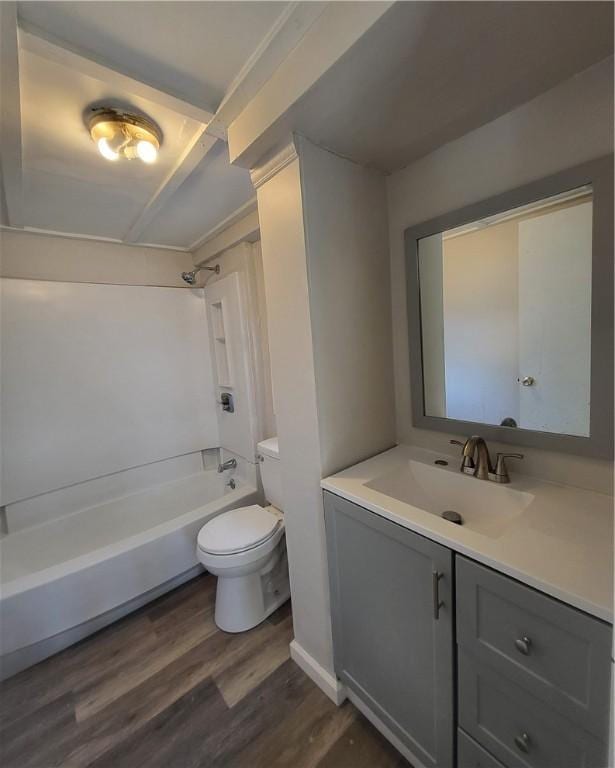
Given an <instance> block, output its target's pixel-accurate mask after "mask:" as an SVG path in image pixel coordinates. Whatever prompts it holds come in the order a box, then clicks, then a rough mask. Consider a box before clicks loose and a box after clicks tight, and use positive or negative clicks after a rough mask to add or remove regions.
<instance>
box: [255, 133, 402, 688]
mask: <svg viewBox="0 0 615 768" xmlns="http://www.w3.org/2000/svg"><path fill="white" fill-rule="evenodd" d="M297 144H298V153H299V159H297V158H296V157H294V153H293V152H292V151H289V150H287V151H286V153H284V152H283V153H281V156H282V157H283V158H284V157H285V159H282V160H281V165H282V167H281V169H279V170H277V172H275V171H276V169H275V161H272V164H273V165H274V169H273V170H272V169H271V168H269V170H268V172H267V173H266V175H265V181H264V183H262V185H261V186H259V187H258V190H257V195H258V206H259V215H260V222H261V237H262V241H261V242H262V251H263V266H264V272H265V292H266V297H267V311H268V316H269V343H270V350H271V369H272V379H273V393H274V407H275V412H276V419H277V425H278V435H279V438H280V458H281V462H282V473H283V493H284V507H285V513H286V527H287V540H288V551H289V565H290V575H291V588H292V599H293V621H294V628H295V643H296V644H297V647H298V648H300V654H301V657H302V658H305V657H307V658H310V659H311V660H312V661H313V662H314V663H315V664H316V665H317V666H320V667H321V668H322V669H323V670H324V671H325V673H328V675H329V676H331V675H332V672H333V655H332V641H331V624H330V612H329V586H328V572H327V558H326V538H325V528H324V514H323V499H322V492H321V489H320V480H321V479H322V477H324V476H326V475H327V474H330V473H331V472H333V471H335V470H336V469H338V468H341V467H344V466H348V465H350V464H353V463H355V462H357V461H360V460H361V459H362V458H364V457H366V456H368V455H373V454H375V453H377V452H379V451H382V450H384V449H386V448H388V447H390V446H391V445H392V444H393V442H394V408H393V381H392V354H391V353H392V350H391V344H390V302H389V291H390V288H389V270H388V253H387V233H386V204H385V194H384V192H385V190H384V183H383V179H382V177H381V176H379V175H377V174H374V173H373V172H371V171H368V170H366V169H363V168H360V167H358V166H356V165H354V164H353V163H350V162H348V161H346V160H343V159H341V158H339V157H337V156H335V155H332V154H331V153H329V152H326V151H325V150H322V149H320V148H317V147H315V146H313V145H311V144H310V143H308V142H306V141H304V140H301V139H299V140H298V142H297ZM284 163H286V164H284ZM257 183H258V181H257ZM332 680H333V678H332V677H329V688H328V689H329V692H330V689H331V681H332ZM333 685H334V683H333Z"/></svg>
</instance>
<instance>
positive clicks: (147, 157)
mask: <svg viewBox="0 0 615 768" xmlns="http://www.w3.org/2000/svg"><path fill="white" fill-rule="evenodd" d="M137 155H138V156H139V157H140V158H141V160H143V162H144V163H155V162H156V158H157V157H158V150H157V149H156V147H155V146H154V145H153V144H152V143H151V142H149V141H143V140H142V141H139V142H137Z"/></svg>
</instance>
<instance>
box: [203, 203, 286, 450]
mask: <svg viewBox="0 0 615 768" xmlns="http://www.w3.org/2000/svg"><path fill="white" fill-rule="evenodd" d="M259 238H260V224H259V220H258V213H257V212H256V211H252V212H250V213H249V214H247V215H246V216H245V217H242V218H241V219H240V220H238V221H237V222H236V223H235V224H234V225H232V226H231V227H230V229H229V230H224V231H223V232H221V233H220V234H219V235H218V236H217V237H216V238H214V239H213V240H211V241H208V242H206V243H205V244H204V245H203V246H202V247H201V248H199V249H198V250H197V251H196V252H195V254H194V263H195V264H196V265H201V264H207V265H210V264H217V265H219V267H220V273H219V274H209V275H207V274H206V273H205V274H206V277H205V280H206V281H207V285H208V286H214V285H215V284H216V283H217V282H218V281H219V280H223V279H224V277H226V276H227V275H230V274H232V273H233V272H237V273H238V274H239V275H241V276H242V278H243V281H244V285H245V300H246V315H247V319H248V338H249V355H250V361H251V362H250V365H251V368H252V372H253V377H254V386H255V388H256V394H255V398H256V403H255V407H256V413H257V420H256V441H259V440H263V439H267V438H269V437H274V436H275V435H276V434H277V431H276V424H275V414H274V412H273V399H272V395H271V362H270V358H269V340H268V336H267V303H266V300H265V284H264V276H263V259H262V254H261V244H260V239H259Z"/></svg>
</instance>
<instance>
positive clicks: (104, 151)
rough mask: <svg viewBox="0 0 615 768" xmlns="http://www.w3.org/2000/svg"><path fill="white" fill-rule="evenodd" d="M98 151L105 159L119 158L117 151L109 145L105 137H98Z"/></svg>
mask: <svg viewBox="0 0 615 768" xmlns="http://www.w3.org/2000/svg"><path fill="white" fill-rule="evenodd" d="M97 146H98V151H99V152H100V154H101V155H102V156H103V157H104V158H105V159H106V160H119V159H120V154H119V152H115V150H113V149H111V147H110V146H109V140H108V139H106V138H104V137H103V138H102V139H98V144H97Z"/></svg>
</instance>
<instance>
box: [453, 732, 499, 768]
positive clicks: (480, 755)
mask: <svg viewBox="0 0 615 768" xmlns="http://www.w3.org/2000/svg"><path fill="white" fill-rule="evenodd" d="M457 768H506V766H505V765H503V764H502V763H501V762H500V761H499V760H496V759H495V757H493V755H491V754H489V752H487V750H486V749H483V748H482V747H481V746H480V744H477V743H476V742H475V741H474V739H471V738H470V737H469V736H468V734H467V733H464V732H463V731H462V730H461V729H459V731H457Z"/></svg>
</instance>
